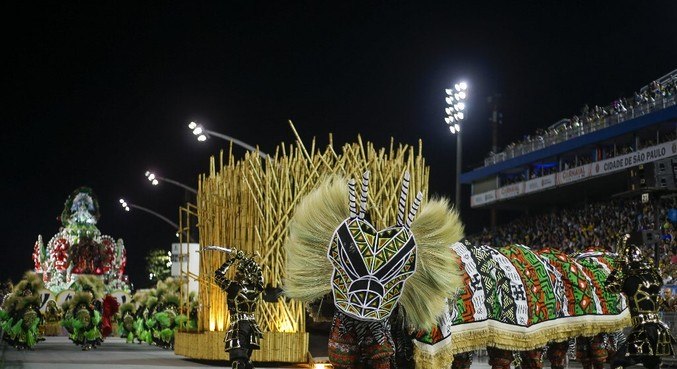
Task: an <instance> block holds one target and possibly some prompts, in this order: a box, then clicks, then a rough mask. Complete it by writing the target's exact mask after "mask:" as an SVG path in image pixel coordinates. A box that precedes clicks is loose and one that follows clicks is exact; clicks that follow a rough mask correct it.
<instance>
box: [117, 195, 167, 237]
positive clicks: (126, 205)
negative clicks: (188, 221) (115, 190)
mask: <svg viewBox="0 0 677 369" xmlns="http://www.w3.org/2000/svg"><path fill="white" fill-rule="evenodd" d="M120 205H122V208H123V209H125V211H129V209H130V208H134V209H138V210H141V211H145V212H146V213H148V214H151V215H154V216H156V217H158V218H160V219H162V220H163V221H164V222H165V223H167V224H169V225H171V226H172V227H174V229H176V230H178V229H179V225H178V224H176V223H174V222H172V221H171V220H169V218H167V217H165V216H164V215H162V214H159V213H157V212H155V211H153V210H150V209H148V208H144V207H143V206H139V205H136V204H132V203H131V202H127V201H125V200H124V199H120Z"/></svg>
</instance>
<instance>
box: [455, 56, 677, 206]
mask: <svg viewBox="0 0 677 369" xmlns="http://www.w3.org/2000/svg"><path fill="white" fill-rule="evenodd" d="M676 88H677V69H676V70H674V71H672V72H670V73H668V74H666V75H665V76H663V77H661V78H659V79H657V80H656V81H653V82H651V83H649V84H648V85H646V86H644V87H642V88H641V89H639V90H638V91H637V92H635V93H634V96H632V97H627V98H621V99H619V100H616V101H614V102H612V103H611V104H609V105H608V106H604V107H600V106H595V107H594V108H592V109H589V108H587V107H586V108H584V110H583V113H582V114H581V115H579V116H574V117H572V118H571V119H562V120H560V121H558V122H557V123H555V124H553V125H551V126H550V127H548V128H547V129H541V130H539V131H538V132H536V133H535V134H534V135H530V136H527V138H526V139H525V140H524V141H522V142H519V143H514V144H511V145H509V146H508V147H506V148H505V149H504V150H503V151H501V152H498V153H491V154H490V155H489V156H488V157H487V158H486V159H485V161H484V166H482V167H480V168H476V169H474V170H472V171H469V172H466V173H462V174H461V183H463V184H470V185H471V200H470V206H471V207H472V208H487V209H494V210H496V209H511V210H524V209H529V208H532V207H533V206H534V205H538V206H539V207H544V206H548V205H553V206H557V205H566V204H571V203H574V202H580V201H583V200H594V199H598V198H605V197H606V198H609V196H610V195H614V196H623V195H625V196H635V195H636V196H637V198H639V196H641V194H647V193H654V195H655V194H656V193H659V194H661V193H665V192H671V191H673V192H674V190H675V182H677V92H676ZM654 195H652V196H654Z"/></svg>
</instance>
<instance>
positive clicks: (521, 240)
mask: <svg viewBox="0 0 677 369" xmlns="http://www.w3.org/2000/svg"><path fill="white" fill-rule="evenodd" d="M675 207H677V205H675V200H673V199H667V200H660V199H656V200H653V201H650V202H648V203H645V204H642V203H641V202H640V201H639V200H631V199H614V200H610V201H606V202H598V203H589V204H583V205H579V206H575V207H568V208H563V209H551V210H549V211H547V212H544V213H541V214H537V215H531V216H525V217H521V218H518V219H515V220H513V221H511V222H509V223H507V224H504V225H500V226H498V227H496V229H495V230H489V229H484V230H483V231H482V232H481V233H479V234H476V235H473V236H470V237H468V239H469V241H470V242H471V243H474V244H484V245H490V246H494V247H500V246H504V245H508V244H514V243H517V244H523V245H527V246H529V247H531V248H533V249H540V248H545V247H551V248H556V249H560V250H563V251H564V252H566V253H569V254H572V253H576V252H579V251H583V250H585V249H587V248H588V247H592V246H594V247H603V248H606V249H608V250H610V251H614V248H615V246H616V244H617V242H618V240H619V237H620V235H622V234H625V233H633V232H636V231H644V230H659V232H660V237H659V238H660V239H659V241H658V249H659V252H658V254H659V259H660V260H659V263H660V268H661V271H662V276H663V279H664V282H665V283H666V284H677V241H676V240H675V237H676V236H677V230H676V229H675V227H676V226H677V223H676V221H677V219H675V214H674V213H675V212H677V209H675ZM645 252H646V257H647V258H648V259H651V260H653V259H654V250H653V249H650V248H645Z"/></svg>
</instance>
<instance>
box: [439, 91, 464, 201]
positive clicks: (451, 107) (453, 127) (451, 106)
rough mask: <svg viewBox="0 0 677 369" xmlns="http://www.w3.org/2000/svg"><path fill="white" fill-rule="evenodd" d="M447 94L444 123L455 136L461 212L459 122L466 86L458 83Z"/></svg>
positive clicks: (457, 187)
mask: <svg viewBox="0 0 677 369" xmlns="http://www.w3.org/2000/svg"><path fill="white" fill-rule="evenodd" d="M444 91H445V92H446V94H447V96H446V98H445V101H446V102H447V107H446V108H445V109H444V112H445V113H446V114H447V116H446V117H445V118H444V121H445V122H446V123H447V126H448V127H449V131H450V132H451V134H453V135H456V198H455V199H456V210H457V211H459V212H460V211H461V162H462V160H461V154H462V150H461V122H463V120H465V118H466V113H465V101H466V99H467V98H468V84H467V83H466V82H459V83H456V84H454V87H453V88H447V89H445V90H444Z"/></svg>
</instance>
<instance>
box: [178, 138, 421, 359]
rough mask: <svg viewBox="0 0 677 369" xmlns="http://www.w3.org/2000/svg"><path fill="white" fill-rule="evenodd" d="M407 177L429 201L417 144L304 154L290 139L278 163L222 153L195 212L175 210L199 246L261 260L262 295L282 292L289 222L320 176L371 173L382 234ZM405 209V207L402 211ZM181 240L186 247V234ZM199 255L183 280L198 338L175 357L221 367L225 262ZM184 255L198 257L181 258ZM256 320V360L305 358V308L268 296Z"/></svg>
mask: <svg viewBox="0 0 677 369" xmlns="http://www.w3.org/2000/svg"><path fill="white" fill-rule="evenodd" d="M292 129H293V127H292ZM294 131H295V130H294ZM407 170H408V171H409V173H410V174H411V179H410V184H409V190H410V191H411V192H412V193H414V194H415V193H418V192H421V193H422V196H423V197H424V198H427V196H428V193H427V192H428V175H429V168H428V166H426V164H425V160H424V159H423V156H422V146H421V145H420V143H419V145H418V147H415V146H411V145H405V144H397V143H395V142H394V141H392V142H391V144H390V146H389V147H387V148H378V147H377V146H375V145H374V144H372V143H369V142H363V141H362V140H361V139H360V138H358V141H357V142H355V143H349V144H345V145H343V146H341V147H338V146H337V147H335V146H334V143H333V142H332V139H331V137H330V140H329V144H328V145H326V146H325V147H323V148H320V147H318V146H316V142H315V141H314V140H313V142H312V144H311V145H310V146H306V145H304V143H303V142H302V141H301V139H300V138H299V136H298V135H297V140H296V142H295V143H294V144H293V145H285V144H281V145H280V146H279V147H278V149H277V151H276V153H275V155H273V156H270V157H268V158H266V159H262V158H261V156H260V155H258V153H247V154H246V155H245V157H244V158H243V159H241V160H236V159H235V158H234V157H233V155H232V153H228V154H224V153H223V152H222V154H221V156H220V157H219V158H212V159H211V161H210V170H209V172H208V173H206V174H203V175H201V176H200V177H199V181H198V186H199V187H198V194H197V204H196V205H195V206H191V205H189V206H188V207H186V208H182V209H181V217H180V230H181V231H182V230H184V229H185V230H187V231H189V230H190V229H191V225H195V224H197V227H198V229H199V241H200V246H202V247H204V246H209V245H221V246H227V247H234V248H236V249H238V250H242V251H243V252H245V253H246V254H248V255H259V256H257V257H256V260H257V262H258V263H259V264H260V265H261V266H262V271H263V279H264V287H265V291H264V295H265V294H266V293H267V292H271V291H276V290H279V289H281V288H282V286H283V280H284V278H285V269H286V251H285V248H284V244H285V242H286V240H287V237H288V229H287V227H288V225H289V221H290V218H291V216H292V214H293V213H294V209H295V207H296V205H297V204H298V203H299V201H300V200H301V198H302V197H304V196H305V195H306V194H308V193H310V192H311V191H312V190H313V189H314V188H315V186H316V185H317V183H318V181H319V180H320V178H322V177H323V176H326V175H331V174H339V175H345V176H351V177H360V176H361V175H362V173H364V172H365V171H370V172H371V173H372V176H371V186H370V189H369V206H370V209H371V220H372V222H374V224H375V225H376V226H378V227H383V226H384V225H386V224H390V223H393V222H394V221H395V220H396V217H397V209H398V204H399V202H400V198H399V194H400V189H401V186H402V180H403V179H402V173H403V172H405V171H407ZM411 204H412V200H411V199H409V200H408V201H407V206H411ZM181 235H182V237H183V240H184V242H186V243H187V242H188V237H189V236H188V235H187V234H185V233H183V232H181ZM193 254H195V253H193ZM199 256H200V272H199V276H198V275H194V274H191V273H188V272H184V273H183V276H184V277H186V278H189V279H190V280H197V281H198V282H199V295H198V306H199V307H200V308H199V310H198V312H197V318H198V320H197V331H196V332H182V331H181V330H180V331H179V332H178V333H177V334H176V339H175V345H174V350H175V352H176V353H177V354H179V355H183V356H187V357H190V358H195V359H209V360H227V359H228V354H227V353H225V352H224V346H223V345H224V344H223V339H224V337H225V335H226V330H227V329H228V327H229V323H230V317H229V315H228V309H227V304H226V296H225V294H224V292H223V291H222V290H221V289H220V288H219V286H218V285H217V284H216V283H215V282H214V278H213V276H214V272H215V270H216V269H217V268H219V266H220V265H222V264H223V263H224V262H225V260H226V258H227V256H226V255H225V254H223V253H217V252H204V253H201V254H200V255H199ZM182 257H184V258H194V257H196V255H191V254H190V253H185V254H184V255H182ZM268 295H270V293H268ZM184 309H187V307H182V310H184ZM256 316H257V320H258V324H259V327H260V328H261V330H262V331H263V339H262V340H261V349H260V350H255V351H254V353H253V355H252V357H251V359H252V360H253V361H255V362H290V363H294V362H296V363H299V362H307V361H308V360H309V355H308V340H309V336H308V333H307V332H306V311H305V304H304V303H302V302H300V301H298V300H294V299H288V298H285V297H284V296H279V297H277V298H274V299H271V298H266V299H264V301H262V302H261V303H260V304H258V308H257V311H256Z"/></svg>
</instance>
